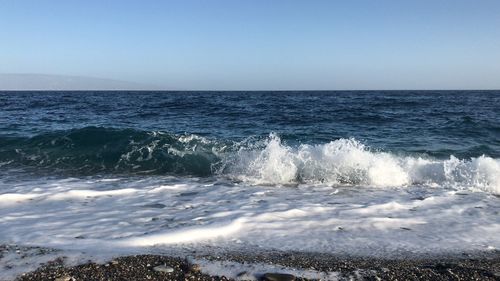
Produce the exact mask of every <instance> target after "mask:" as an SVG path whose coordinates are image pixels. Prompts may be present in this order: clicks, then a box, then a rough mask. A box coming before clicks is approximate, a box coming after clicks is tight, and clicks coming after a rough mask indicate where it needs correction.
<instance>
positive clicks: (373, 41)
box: [0, 0, 500, 90]
mask: <svg viewBox="0 0 500 281" xmlns="http://www.w3.org/2000/svg"><path fill="white" fill-rule="evenodd" d="M2 75H3V77H4V78H3V79H1V77H2ZM6 75H7V76H6ZM15 75H18V77H17V78H16V83H10V84H9V83H8V82H9V81H11V80H10V79H11V78H12V77H13V76H15ZM36 75H42V77H48V76H50V75H52V77H53V79H49V80H50V81H52V82H53V81H54V80H57V79H62V80H64V77H65V76H71V77H81V79H90V80H91V79H94V78H95V79H96V81H97V80H98V82H96V83H97V84H96V85H94V86H95V87H97V88H99V87H100V86H99V85H101V86H102V88H106V85H107V84H106V82H105V81H108V79H109V81H114V82H113V83H115V82H116V81H121V82H123V83H122V84H121V85H122V87H124V88H127V87H128V86H127V85H134V87H137V85H141V87H142V88H144V89H164V90H356V89H358V90H365V89H389V90H391V89H500V1H498V0H491V1H488V0H469V1H465V0H448V1H445V0H414V1H402V0H394V1H387V0H376V1H375V0H364V1H363V0H349V1H334V0H331V1H319V0H317V1H315V0H303V1H293V0H290V1H284V0H283V1H280V0H274V1H273V0H263V1H259V0H252V1H251V0H247V1H243V0H226V1H223V0H212V1H208V0H207V1H194V0H179V1H174V0H172V1H166V0H165V1H153V0H146V1H144V0H136V1H127V0H106V1H103V0H97V1H93V0H85V1H76V0H45V1H40V0H0V82H1V81H4V83H3V84H2V83H0V89H1V88H2V85H3V87H4V88H5V87H7V86H8V85H7V84H9V85H10V87H21V88H22V87H23V84H26V85H30V83H32V81H31V82H30V81H29V79H32V78H33V77H35V76H36ZM9 77H10V78H9ZM30 77H31V78H30ZM42 80H43V79H41V80H40V79H38V80H37V81H38V82H37V83H38V84H33V85H35V86H32V87H39V88H44V87H45V86H46V85H44V82H43V81H42ZM5 81H7V82H5ZM19 81H21V82H19ZM23 81H25V83H23ZM40 81H42V82H40ZM65 81H71V79H69V80H68V79H66V80H65ZM86 81H87V80H86ZM99 81H100V82H99ZM6 83H7V84H6ZM99 83H101V84H99ZM52 84H53V85H54V83H52ZM6 85H7V86H6ZM12 85H17V86H12ZM56 85H58V84H57V83H56ZM59 85H61V84H59ZM77 85H79V86H77ZM77 85H72V84H71V83H70V84H69V85H66V86H65V87H69V88H71V87H81V83H79V84H77Z"/></svg>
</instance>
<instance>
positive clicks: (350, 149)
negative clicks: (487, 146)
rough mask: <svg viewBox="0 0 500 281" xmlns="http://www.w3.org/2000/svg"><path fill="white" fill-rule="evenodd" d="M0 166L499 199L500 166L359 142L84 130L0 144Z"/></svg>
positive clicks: (4, 139) (496, 161)
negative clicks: (426, 189)
mask: <svg viewBox="0 0 500 281" xmlns="http://www.w3.org/2000/svg"><path fill="white" fill-rule="evenodd" d="M0 166H3V168H5V167H15V166H17V167H19V166H23V167H25V166H28V167H36V168H47V169H50V170H55V171H68V172H77V173H81V174H93V173H103V172H104V173H137V174H171V175H177V176H201V177H203V176H221V177H225V178H229V179H231V180H234V181H243V182H247V183H250V184H263V185H295V184H326V185H332V186H339V185H351V186H379V187H400V186H411V185H426V186H435V187H451V188H458V189H464V188H466V189H478V190H483V191H487V192H491V193H496V194H500V160H499V159H494V158H491V157H488V156H484V155H483V156H480V157H476V158H470V159H458V158H456V157H454V156H453V155H450V156H449V157H447V158H446V159H435V158H431V157H418V156H414V155H413V156H412V155H397V154H394V153H389V152H381V151H376V150H373V149H370V148H369V147H367V146H365V145H364V144H362V143H360V142H359V141H357V140H355V139H338V140H333V141H331V142H329V143H324V144H315V145H312V144H302V145H298V146H289V145H286V144H285V143H283V142H282V140H281V139H280V138H279V137H278V136H277V135H275V134H271V135H270V136H269V137H267V138H257V137H252V138H248V139H246V140H244V141H240V142H236V141H230V140H214V139H208V138H204V137H202V136H198V135H193V134H181V135H177V134H170V133H164V132H147V131H139V130H132V129H113V128H101V127H86V128H82V129H73V130H68V131H59V132H53V133H47V134H41V135H37V136H34V137H30V138H28V137H0Z"/></svg>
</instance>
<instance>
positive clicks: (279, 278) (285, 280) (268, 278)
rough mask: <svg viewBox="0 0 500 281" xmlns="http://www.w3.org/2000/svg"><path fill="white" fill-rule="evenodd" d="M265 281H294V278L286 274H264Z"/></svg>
mask: <svg viewBox="0 0 500 281" xmlns="http://www.w3.org/2000/svg"><path fill="white" fill-rule="evenodd" d="M264 280H265V281H294V280H295V276H293V275H291V274H286V273H266V274H264Z"/></svg>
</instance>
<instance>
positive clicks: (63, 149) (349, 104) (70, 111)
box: [0, 91, 500, 182]
mask: <svg viewBox="0 0 500 281" xmlns="http://www.w3.org/2000/svg"><path fill="white" fill-rule="evenodd" d="M272 139H278V142H279V143H280V145H282V147H284V148H285V150H289V151H293V153H295V154H297V155H298V154H300V153H299V152H300V151H301V149H300V146H301V145H302V146H304V145H310V146H321V145H325V144H328V143H331V142H334V141H336V140H353V141H354V142H355V143H354V144H353V145H354V146H356V147H357V148H360V149H361V150H363V151H370V152H373V153H388V154H390V155H393V156H394V157H400V158H401V157H413V158H414V159H418V158H423V159H431V160H446V159H450V157H452V156H453V157H456V158H457V159H460V160H464V161H466V160H468V159H471V158H477V157H481V156H484V157H489V158H493V159H497V158H499V157H500V91H320V92H316V91H306V92H288V91H287V92H122V91H113V92H98V91H96V92H65V91H64V92H0V163H1V165H2V167H3V169H4V170H5V169H14V168H15V169H21V170H23V169H24V170H29V171H30V172H33V171H38V170H39V171H43V172H44V173H55V174H60V173H66V172H69V173H73V174H77V175H78V174H83V175H89V174H90V175H93V174H102V173H104V174H107V173H120V174H127V173H134V174H135V173H145V174H148V173H153V174H172V175H178V176H213V175H220V174H225V173H227V171H228V170H230V171H232V172H234V169H232V168H231V167H230V166H234V162H238V165H239V167H238V169H240V170H241V169H242V167H241V166H242V165H253V164H255V163H254V162H255V161H254V162H252V161H250V160H248V161H247V160H241V159H239V160H238V159H236V160H235V157H236V156H235V155H237V157H239V158H241V157H243V156H241V152H242V151H254V150H255V151H260V152H261V154H262V151H264V150H265V148H266V147H268V146H269V143H270V140H272ZM256 157H257V156H254V157H253V158H252V159H254V160H255V159H256ZM268 158H269V157H268ZM294 161H295V160H294ZM318 161H321V160H318ZM252 163H253V164H252ZM301 165H302V166H304V165H306V164H304V163H302V164H301ZM277 173H280V172H279V171H278V172H277ZM323 173H328V171H326V172H325V171H323ZM296 177H297V180H298V181H300V180H301V177H302V178H303V175H301V174H300V171H299V172H298V174H297V175H296ZM347 181H348V182H349V181H350V180H347Z"/></svg>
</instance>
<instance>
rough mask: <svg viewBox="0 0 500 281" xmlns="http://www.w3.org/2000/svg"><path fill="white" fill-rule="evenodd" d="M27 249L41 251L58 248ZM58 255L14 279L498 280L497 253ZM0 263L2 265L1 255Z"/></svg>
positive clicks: (272, 252) (498, 260) (280, 252)
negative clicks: (99, 258) (80, 259)
mask: <svg viewBox="0 0 500 281" xmlns="http://www.w3.org/2000/svg"><path fill="white" fill-rule="evenodd" d="M2 247H4V249H5V246H2ZM33 248H35V249H37V251H39V252H42V254H43V253H45V252H46V251H49V252H50V251H53V252H57V251H58V250H50V249H44V248H38V247H33ZM60 254H61V255H60V256H58V257H56V258H53V259H51V260H50V261H48V262H46V263H44V264H43V265H41V266H39V267H38V268H37V269H36V270H33V271H30V272H25V273H22V274H20V275H18V276H17V278H16V279H15V280H19V281H34V280H55V281H70V280H200V281H204V280H271V279H265V278H264V274H266V273H284V274H292V275H293V276H294V277H295V279H274V280H318V279H320V280H408V279H412V280H500V252H498V251H494V252H481V253H475V254H470V255H465V254H464V255H443V256H440V255H429V256H421V257H406V258H405V257H404V256H401V257H400V258H388V259H385V258H377V257H347V256H339V255H334V254H327V253H305V252H285V251H273V250H270V251H264V250H262V249H261V250H259V252H257V253H250V252H221V253H214V254H201V255H196V254H193V255H184V256H182V255H175V254H144V255H142V254H141V255H123V256H118V257H115V258H114V259H111V260H108V261H106V262H104V263H98V262H94V261H90V260H88V261H87V262H85V263H82V264H78V265H71V264H70V263H68V262H67V261H66V257H65V256H64V253H63V252H60ZM20 255H22V253H20ZM0 264H1V265H2V267H5V266H6V265H5V264H4V262H2V256H0Z"/></svg>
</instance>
